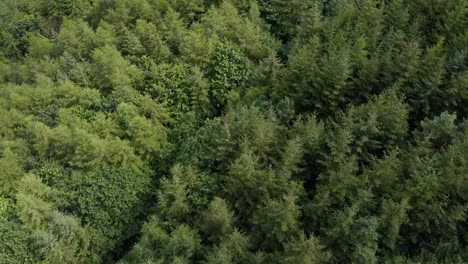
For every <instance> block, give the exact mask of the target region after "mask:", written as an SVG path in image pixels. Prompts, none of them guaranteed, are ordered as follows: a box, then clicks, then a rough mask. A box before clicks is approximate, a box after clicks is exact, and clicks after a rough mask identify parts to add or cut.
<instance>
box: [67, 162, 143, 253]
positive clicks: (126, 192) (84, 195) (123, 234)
mask: <svg viewBox="0 0 468 264" xmlns="http://www.w3.org/2000/svg"><path fill="white" fill-rule="evenodd" d="M81 177H82V179H81V180H80V182H79V185H78V186H77V187H76V191H75V192H76V193H75V196H76V201H75V202H74V203H75V206H74V210H75V212H76V215H77V216H79V217H80V219H81V220H82V221H83V222H84V223H85V224H88V225H90V226H91V227H93V228H94V229H95V230H96V231H95V233H94V239H93V240H92V241H91V244H92V246H94V247H96V250H97V252H98V253H100V254H102V253H107V251H108V250H110V249H112V248H113V247H115V246H116V244H117V243H118V241H122V240H123V239H126V238H128V237H130V236H132V235H134V234H135V233H136V232H137V230H135V229H129V228H128V226H129V224H130V223H135V221H139V218H138V217H139V215H140V214H141V213H142V212H143V211H144V207H143V205H144V201H145V196H146V194H147V192H148V187H149V179H148V177H147V176H145V175H139V174H137V173H134V172H132V171H129V170H123V169H117V168H114V169H105V170H102V171H100V172H97V173H95V174H91V175H90V174H87V175H86V174H85V175H82V176H81Z"/></svg>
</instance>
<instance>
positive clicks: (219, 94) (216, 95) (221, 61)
mask: <svg viewBox="0 0 468 264" xmlns="http://www.w3.org/2000/svg"><path fill="white" fill-rule="evenodd" d="M246 75H247V61H246V59H245V58H244V56H243V55H242V53H241V51H240V50H239V48H237V47H236V46H235V44H233V43H231V42H229V41H224V42H222V43H221V44H219V45H218V46H217V48H216V55H215V58H214V62H213V72H212V73H211V76H212V77H211V85H210V94H211V96H212V100H213V101H214V103H213V104H214V105H215V106H216V107H221V106H223V105H224V104H225V103H226V96H227V94H228V93H229V91H231V90H232V89H234V88H237V87H239V86H242V85H243V84H244V82H245V81H246V78H247V76H246Z"/></svg>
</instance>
